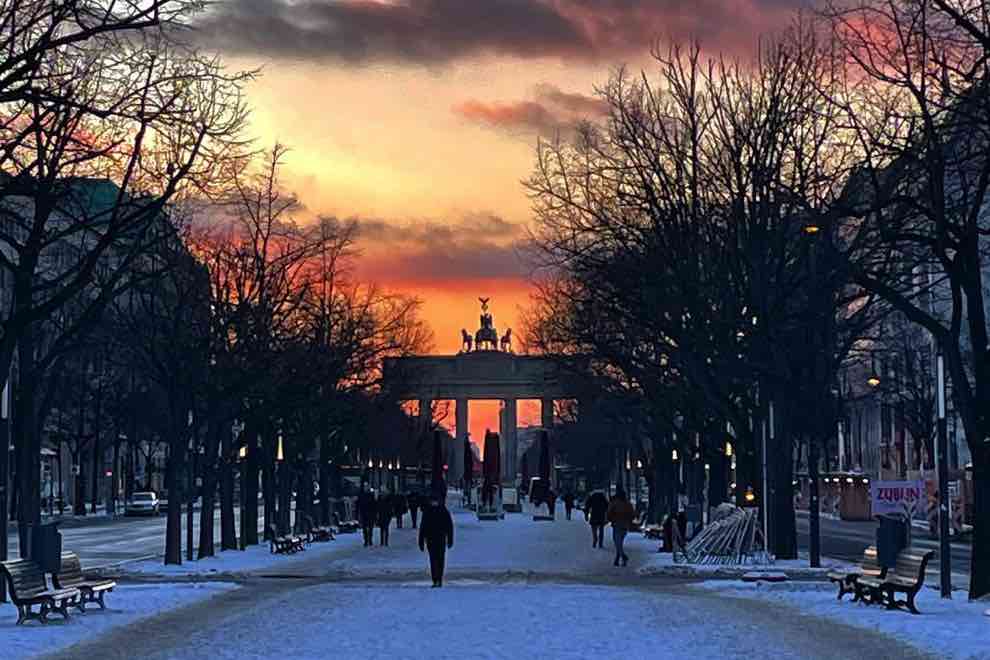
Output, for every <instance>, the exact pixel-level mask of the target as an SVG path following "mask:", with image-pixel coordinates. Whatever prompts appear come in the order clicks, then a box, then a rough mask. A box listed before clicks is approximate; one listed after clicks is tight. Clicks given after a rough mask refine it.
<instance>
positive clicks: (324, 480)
mask: <svg viewBox="0 0 990 660" xmlns="http://www.w3.org/2000/svg"><path fill="white" fill-rule="evenodd" d="M319 523H320V524H321V525H329V524H330V523H331V516H330V465H329V464H328V463H327V461H326V460H321V461H320V515H319Z"/></svg>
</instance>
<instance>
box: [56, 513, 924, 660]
mask: <svg viewBox="0 0 990 660" xmlns="http://www.w3.org/2000/svg"><path fill="white" fill-rule="evenodd" d="M606 536H608V534H607V535H606ZM376 537H377V534H376ZM455 541H456V542H455V547H454V549H453V551H452V552H451V554H450V555H449V564H448V566H449V568H448V575H447V582H446V586H445V588H444V589H439V590H436V589H430V588H429V577H428V574H427V571H426V558H425V556H424V555H422V554H421V553H420V552H419V550H418V548H417V547H416V543H415V532H414V531H413V530H410V529H408V528H407V529H403V530H393V531H392V545H391V547H388V548H381V547H378V546H376V547H374V548H370V549H369V548H363V547H361V546H360V544H359V543H358V544H353V543H350V544H347V545H345V546H341V547H340V548H339V549H338V550H337V551H335V552H333V553H330V554H328V555H324V556H319V557H315V556H314V557H313V558H312V559H306V558H304V557H303V556H300V558H299V559H298V560H294V561H292V562H291V563H286V564H284V567H283V568H279V567H278V565H275V567H272V568H266V569H265V570H264V571H263V573H264V576H265V577H261V576H257V577H254V578H251V579H248V580H246V581H245V582H244V583H243V586H242V588H240V589H236V590H234V591H232V592H230V593H227V594H224V595H221V596H217V597H215V598H213V599H211V600H209V601H205V602H201V603H197V604H193V605H190V606H188V607H184V608H181V609H177V610H175V611H173V612H169V613H166V614H163V615H161V616H159V617H156V618H153V619H148V620H144V621H141V622H137V623H135V624H133V625H129V626H122V627H120V628H117V629H114V630H112V631H110V632H108V633H107V634H105V635H103V636H102V637H98V638H96V639H93V640H92V641H90V642H87V643H85V644H80V645H77V646H75V647H71V648H69V649H67V650H66V651H64V652H62V653H61V654H59V655H57V656H53V657H60V658H94V657H97V658H101V659H104V658H106V659H111V658H132V657H135V653H136V651H137V649H139V650H140V655H141V657H144V658H211V659H212V658H238V659H241V658H274V657H279V658H324V657H339V658H362V659H364V658H367V659H378V658H382V659H385V658H388V659H393V658H457V660H469V659H470V658H512V659H513V660H519V659H520V658H529V657H540V658H550V659H552V658H589V657H607V658H614V657H620V658H639V657H654V656H660V657H665V658H707V657H718V658H736V657H738V658H766V657H773V658H850V657H867V656H872V657H874V658H886V657H897V658H918V657H923V656H920V655H919V654H918V653H917V652H915V651H912V650H910V649H909V648H908V647H906V646H903V645H901V644H900V643H897V642H892V641H891V640H889V639H887V638H883V637H881V636H879V635H878V634H876V633H873V632H870V631H863V630H853V629H852V628H847V627H845V626H843V625H841V624H836V623H835V622H828V623H824V622H823V621H822V620H819V619H816V618H813V617H806V616H802V615H800V614H797V613H796V612H795V611H794V610H792V609H789V608H787V607H784V606H780V605H776V604H773V603H765V604H764V603H761V604H760V605H759V606H754V604H753V603H752V602H749V601H745V600H741V599H735V598H723V597H720V596H719V594H718V593H717V592H712V591H708V590H702V589H692V588H689V587H688V586H687V585H685V584H684V583H683V581H677V580H670V579H657V578H653V579H644V578H642V577H640V576H638V575H637V574H636V572H635V568H636V566H637V565H639V564H640V563H642V562H645V561H646V559H647V557H648V554H649V553H650V552H652V551H653V550H654V548H655V546H654V545H653V544H652V543H645V542H642V541H640V540H639V539H635V540H632V543H631V544H630V548H629V552H628V554H629V555H630V557H631V561H630V566H629V567H628V568H625V569H622V568H616V567H614V566H612V563H611V557H612V555H611V551H610V550H609V549H606V550H593V549H592V548H591V542H590V534H589V532H588V527H587V525H586V524H585V523H584V522H583V520H577V519H575V520H573V521H565V520H563V516H562V515H559V516H558V520H557V521H555V522H552V523H548V522H534V521H533V520H532V519H531V517H530V516H528V515H525V514H523V515H510V516H508V517H507V518H506V520H504V521H500V522H486V523H479V522H478V521H476V520H474V519H473V517H472V516H471V515H470V514H468V513H458V514H457V515H456V532H455ZM607 546H611V541H610V539H608V540H607Z"/></svg>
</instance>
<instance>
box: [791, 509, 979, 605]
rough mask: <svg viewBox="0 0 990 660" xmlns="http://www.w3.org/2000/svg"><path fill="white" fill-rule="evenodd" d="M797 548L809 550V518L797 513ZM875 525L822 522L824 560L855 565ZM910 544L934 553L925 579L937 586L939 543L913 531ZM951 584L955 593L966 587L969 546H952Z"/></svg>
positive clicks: (872, 538)
mask: <svg viewBox="0 0 990 660" xmlns="http://www.w3.org/2000/svg"><path fill="white" fill-rule="evenodd" d="M797 530H798V545H799V547H800V548H801V549H802V550H807V549H808V514H807V513H803V512H799V513H798V516H797ZM876 530H877V523H875V522H872V521H867V522H860V521H852V520H834V519H832V518H822V519H821V535H822V554H823V555H825V556H826V557H833V558H835V559H844V560H846V561H850V562H855V563H858V562H859V561H860V559H862V557H863V550H865V549H866V547H867V546H870V545H875V544H876V542H877V539H876ZM911 544H912V545H913V546H916V547H919V548H923V549H925V550H934V551H935V557H934V559H932V561H931V563H929V565H928V579H929V580H932V582H931V584H936V585H937V584H938V580H939V578H938V575H939V555H938V540H936V539H931V538H929V537H928V532H927V531H925V530H920V529H913V530H912V537H911ZM951 548H952V552H951V555H952V584H953V587H955V588H958V589H966V588H968V587H969V565H970V560H971V558H972V546H971V545H970V544H968V543H960V542H956V543H953V544H952V546H951Z"/></svg>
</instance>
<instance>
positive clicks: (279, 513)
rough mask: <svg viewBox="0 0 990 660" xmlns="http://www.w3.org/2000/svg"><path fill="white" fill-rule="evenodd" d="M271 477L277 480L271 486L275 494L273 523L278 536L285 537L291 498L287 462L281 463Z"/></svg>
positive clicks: (289, 470) (289, 471) (289, 467)
mask: <svg viewBox="0 0 990 660" xmlns="http://www.w3.org/2000/svg"><path fill="white" fill-rule="evenodd" d="M272 477H274V478H276V479H277V482H276V483H275V484H273V486H274V487H276V488H275V490H276V493H277V497H276V498H275V499H276V504H275V506H276V510H275V521H276V529H278V533H279V536H285V535H286V534H288V533H289V532H290V531H291V529H290V522H291V521H290V516H289V513H290V512H289V507H290V506H291V502H290V500H291V498H292V466H291V465H290V464H289V463H288V462H285V461H283V462H281V463H279V465H278V472H277V473H275V472H274V471H273V472H272Z"/></svg>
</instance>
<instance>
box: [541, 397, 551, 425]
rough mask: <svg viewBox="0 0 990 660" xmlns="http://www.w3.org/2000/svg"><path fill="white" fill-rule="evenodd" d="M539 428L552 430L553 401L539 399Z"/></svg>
mask: <svg viewBox="0 0 990 660" xmlns="http://www.w3.org/2000/svg"><path fill="white" fill-rule="evenodd" d="M540 426H542V427H543V428H545V429H546V430H547V431H548V432H549V431H552V430H553V399H540Z"/></svg>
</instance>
